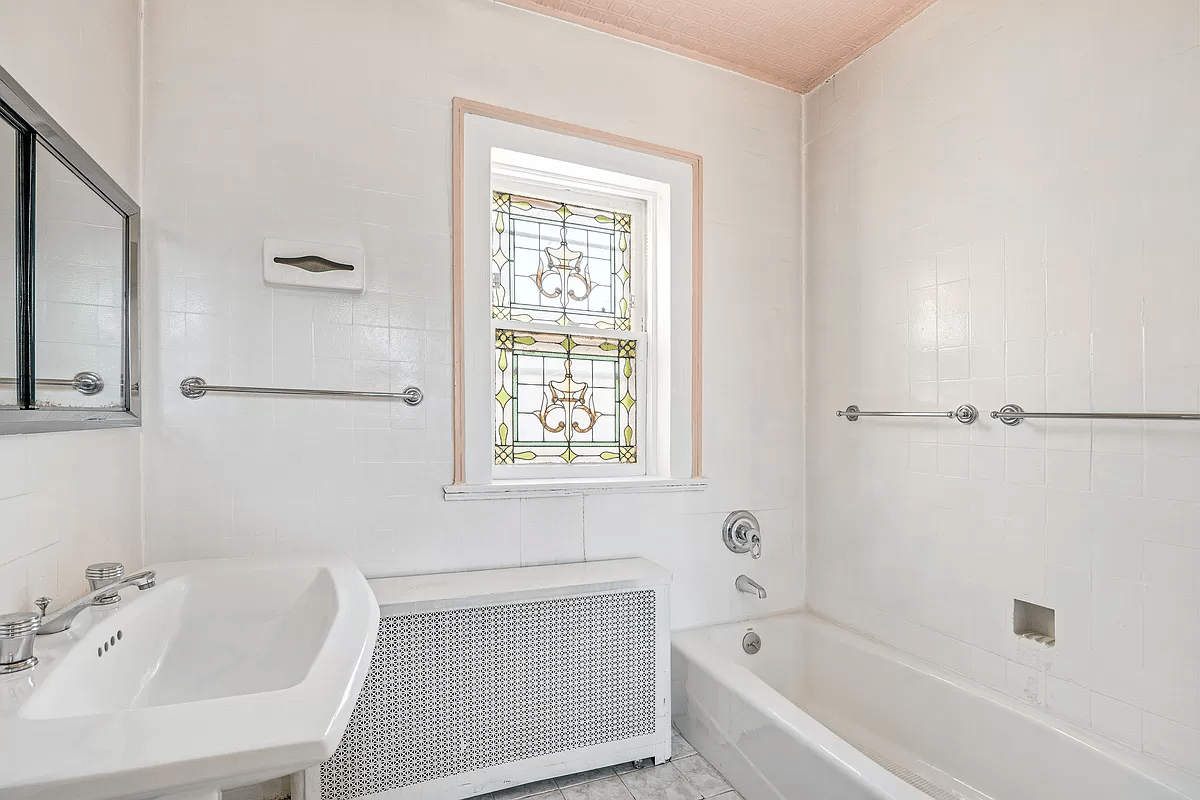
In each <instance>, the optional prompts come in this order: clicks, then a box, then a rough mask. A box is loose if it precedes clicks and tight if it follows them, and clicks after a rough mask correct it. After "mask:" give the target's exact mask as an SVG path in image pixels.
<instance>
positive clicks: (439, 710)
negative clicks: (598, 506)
mask: <svg viewBox="0 0 1200 800" xmlns="http://www.w3.org/2000/svg"><path fill="white" fill-rule="evenodd" d="M630 561H640V559H638V560H630ZM608 563H612V564H616V563H621V562H608ZM643 563H645V562H643ZM572 566H575V565H565V566H564V567H558V568H536V569H541V570H547V569H556V570H559V571H562V570H564V569H567V568H568V567H572ZM524 571H525V570H505V571H504V572H507V573H514V572H524ZM478 575H479V573H475V574H474V576H473V577H475V578H478ZM589 588H590V589H595V588H596V587H594V586H590V587H589V586H579V585H574V586H571V587H569V588H563V589H559V590H558V592H559V593H560V594H561V596H554V597H548V598H545V599H532V600H523V601H519V602H496V601H497V600H502V599H503V595H502V594H501V595H499V596H496V595H492V596H490V598H489V599H490V600H492V603H491V604H487V603H482V602H478V601H475V602H472V603H471V604H469V605H464V606H462V607H456V608H444V609H439V610H423V611H418V612H416V613H396V612H398V611H404V610H406V609H405V607H404V606H403V605H399V606H397V607H395V608H392V609H389V608H388V607H387V606H385V607H384V610H383V616H382V617H381V619H380V631H379V638H378V641H377V644H376V646H375V652H374V654H373V656H372V659H371V668H370V672H369V673H368V675H367V679H366V683H365V684H364V686H363V690H362V693H361V695H360V696H359V699H358V703H357V705H356V707H355V710H354V713H353V715H352V716H351V719H350V724H349V726H348V727H347V729H346V733H345V735H344V736H343V738H342V741H341V744H340V745H339V746H338V748H337V751H336V752H335V753H334V754H333V756H332V757H331V758H330V759H329V760H328V761H326V762H325V763H324V764H322V765H321V766H320V768H319V795H320V798H322V800H359V799H360V798H376V797H380V798H396V799H397V800H401V799H403V800H418V799H419V800H430V799H431V798H441V799H442V800H452V799H453V798H464V797H471V796H474V795H475V794H480V793H483V792H487V791H492V790H494V789H497V788H502V787H504V786H509V785H515V784H519V783H525V782H529V781H533V780H538V779H542V778H546V777H553V776H557V775H563V774H567V773H570V772H575V771H578V770H582V769H591V768H594V767H599V766H605V765H608V764H613V763H618V762H620V761H628V760H630V759H631V758H642V757H656V758H665V757H667V756H668V755H669V738H670V722H669V719H670V709H669V705H668V703H669V700H668V692H666V691H665V686H666V683H665V673H666V665H665V662H664V659H663V657H662V653H663V651H664V649H665V646H666V642H665V639H666V630H665V627H666V626H665V625H664V622H665V619H666V609H665V608H663V607H662V606H663V605H664V604H665V602H666V598H667V595H666V592H665V587H635V588H629V589H623V590H618V591H604V592H598V593H589V592H587V589H589ZM546 591H552V590H550V589H546V590H543V593H544V592H546ZM563 592H565V593H563ZM310 772H311V771H310ZM315 782H317V781H313V780H312V779H310V783H309V785H310V786H311V785H312V783H315ZM314 788H315V787H314Z"/></svg>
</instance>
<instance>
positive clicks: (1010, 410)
mask: <svg viewBox="0 0 1200 800" xmlns="http://www.w3.org/2000/svg"><path fill="white" fill-rule="evenodd" d="M992 419H998V420H1000V421H1001V422H1003V423H1004V424H1005V425H1020V424H1021V420H1023V419H1132V420H1151V421H1153V420H1200V414H1169V413H1163V414H1159V413H1154V412H1140V411H1135V412H1133V413H1130V414H1114V413H1108V412H1103V411H1082V412H1050V411H1026V410H1024V409H1023V408H1021V407H1020V406H1018V405H1014V404H1012V403H1009V404H1008V405H1006V406H1004V407H1003V408H1001V409H1000V410H999V411H993V412H992Z"/></svg>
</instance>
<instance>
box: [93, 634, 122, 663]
mask: <svg viewBox="0 0 1200 800" xmlns="http://www.w3.org/2000/svg"><path fill="white" fill-rule="evenodd" d="M123 638H125V634H124V632H122V631H117V634H116V636H110V637H108V641H107V642H104V643H103V644H102V645H101V646H100V647H97V648H96V658H100V657H101V656H103V655H104V654H105V653H107V652H108V648H110V647H116V646H117V642H119V641H121V639H123Z"/></svg>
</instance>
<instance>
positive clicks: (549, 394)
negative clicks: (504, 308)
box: [495, 328, 637, 464]
mask: <svg viewBox="0 0 1200 800" xmlns="http://www.w3.org/2000/svg"><path fill="white" fill-rule="evenodd" d="M636 369H637V342H636V341H635V340H633V339H617V338H604V337H601V336H583V335H578V334H568V333H557V332H556V333H537V332H532V331H521V330H509V329H504V328H498V329H497V330H496V389H497V390H496V407H495V442H496V445H495V447H496V463H497V464H524V463H530V464H536V463H547V464H575V463H582V464H586V463H594V464H602V463H618V464H635V463H637V413H636V402H637V401H636V393H637V388H636V387H637V375H636Z"/></svg>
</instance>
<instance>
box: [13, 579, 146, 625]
mask: <svg viewBox="0 0 1200 800" xmlns="http://www.w3.org/2000/svg"><path fill="white" fill-rule="evenodd" d="M126 586H136V587H137V588H138V589H139V590H141V591H145V590H146V589H152V588H154V570H152V569H148V570H144V571H142V572H135V573H134V574H132V575H130V576H128V577H124V578H118V579H117V580H116V581H113V582H111V583H106V584H104V585H103V586H101V587H100V588H99V589H93V590H92V591H90V592H88V593H87V594H85V595H84V596H83V597H79V598H76V599H75V600H73V601H72V602H70V603H68V604H67V605H65V606H63V607H62V608H60V609H59V610H58V611H55V612H54V613H52V614H47V613H46V608H47V607H48V606H49V605H50V598H49V597H39V598H38V599H37V600H36V601H35V602H36V603H37V606H38V608H40V609H41V610H42V617H41V623H42V624H41V627H40V628H39V629H38V631H37V634H38V636H46V635H47V634H51V633H62V632H63V631H65V630H66V629H67V628H69V627H71V623H72V622H74V621H75V617H77V616H79V612H80V611H83V610H84V609H85V608H87V607H88V606H90V605H92V603H93V602H94V601H95V600H96V598H98V597H101V596H104V595H106V594H109V593H111V594H116V593H117V592H119V591H120V590H121V589H124V588H125V587H126Z"/></svg>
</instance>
